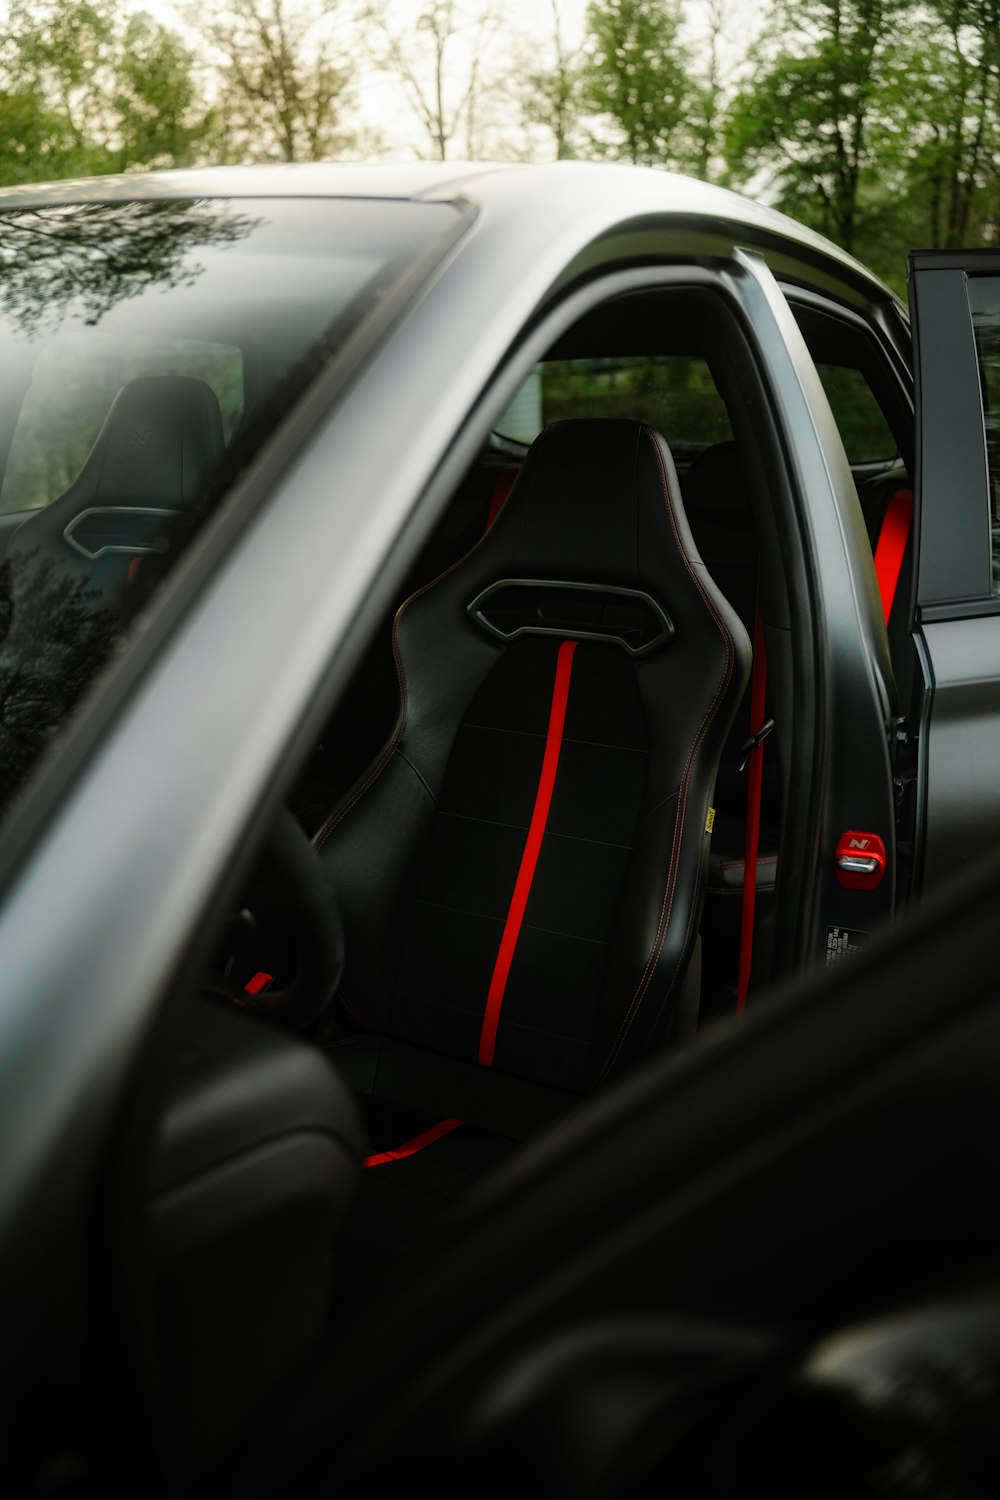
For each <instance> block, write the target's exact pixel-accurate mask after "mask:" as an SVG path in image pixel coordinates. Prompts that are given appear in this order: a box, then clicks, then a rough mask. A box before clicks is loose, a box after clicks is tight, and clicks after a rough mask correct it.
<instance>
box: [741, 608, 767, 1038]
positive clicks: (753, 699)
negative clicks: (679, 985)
mask: <svg viewBox="0 0 1000 1500" xmlns="http://www.w3.org/2000/svg"><path fill="white" fill-rule="evenodd" d="M766 685H767V651H766V649H765V646H764V621H763V619H762V617H761V613H760V588H759V586H758V589H757V603H756V606H755V607H754V619H753V678H752V680H751V684H750V733H751V734H752V735H753V734H756V733H757V732H758V731H759V729H760V727H761V725H762V724H763V723H764V690H765V687H766ZM763 773H764V746H763V744H760V745H757V746H756V747H755V748H754V749H753V750H751V751H750V758H749V760H748V761H747V837H746V848H745V849H744V851H743V908H742V912H741V915H740V964H739V972H738V975H737V979H736V1009H737V1011H742V1010H743V1009H744V1007H745V1006H746V1003H747V991H748V990H749V988H750V968H751V964H752V962H753V919H754V909H755V907H756V904H757V849H758V847H759V844H760V789H761V782H762V780H763Z"/></svg>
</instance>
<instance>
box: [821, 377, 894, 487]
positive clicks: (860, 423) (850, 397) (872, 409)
mask: <svg viewBox="0 0 1000 1500" xmlns="http://www.w3.org/2000/svg"><path fill="white" fill-rule="evenodd" d="M816 369H817V371H818V372H819V378H820V380H821V381H822V382H823V389H824V390H825V391H826V398H827V400H828V401H829V403H830V410H831V411H832V412H833V416H834V420H835V421H836V423H837V427H838V428H839V430H840V436H841V439H842V441H843V444H844V450H845V452H846V454H847V458H848V462H849V463H850V465H851V468H852V469H856V468H861V467H863V466H865V465H869V464H888V463H893V462H894V461H895V460H896V459H897V458H898V457H899V449H898V448H897V446H896V440H895V438H894V437H893V435H892V430H891V429H890V427H889V423H888V422H887V421H886V419H885V414H884V412H883V411H882V408H881V407H880V406H879V404H878V402H877V400H876V399H875V393H874V392H873V390H872V388H871V386H870V385H869V384H868V381H867V379H866V378H865V376H864V375H863V374H862V372H861V371H860V370H859V369H857V368H856V367H854V366H852V365H835V364H825V363H823V362H822V361H818V362H817V365H816Z"/></svg>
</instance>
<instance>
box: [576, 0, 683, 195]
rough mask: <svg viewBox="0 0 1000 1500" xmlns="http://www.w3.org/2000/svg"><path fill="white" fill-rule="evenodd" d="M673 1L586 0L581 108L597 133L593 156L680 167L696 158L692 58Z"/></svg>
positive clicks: (677, 5)
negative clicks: (597, 127) (596, 123)
mask: <svg viewBox="0 0 1000 1500" xmlns="http://www.w3.org/2000/svg"><path fill="white" fill-rule="evenodd" d="M682 20H683V17H682V13H681V7H680V4H679V3H678V0H592V3H591V5H590V6H589V8H588V10H587V42H586V50H587V61H586V64H585V67H584V73H583V102H584V106H585V108H586V109H587V110H588V111H589V112H590V113H591V114H593V115H595V116H597V118H598V121H599V122H600V124H601V125H603V126H604V127H605V129H603V130H601V131H600V132H599V133H595V134H594V136H593V137H592V144H593V148H594V150H595V151H596V152H597V153H598V154H599V155H601V156H606V157H610V158H612V159H615V160H622V161H631V162H634V163H636V164H644V165H651V166H675V167H683V166H690V165H692V164H693V163H694V162H695V161H696V160H697V159H698V157H699V155H700V154H701V153H700V150H699V144H698V131H697V115H698V103H697V91H696V86H695V84H694V83H693V82H692V77H691V73H692V57H691V53H690V50H689V49H688V48H687V47H686V46H685V44H684V43H683V41H682V40H681V36H680V30H681V24H682Z"/></svg>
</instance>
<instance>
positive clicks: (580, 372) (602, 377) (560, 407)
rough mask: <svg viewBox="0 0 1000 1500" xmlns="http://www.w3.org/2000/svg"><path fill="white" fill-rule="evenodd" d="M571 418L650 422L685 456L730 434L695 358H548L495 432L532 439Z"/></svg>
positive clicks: (721, 404)
mask: <svg viewBox="0 0 1000 1500" xmlns="http://www.w3.org/2000/svg"><path fill="white" fill-rule="evenodd" d="M574 417H623V418H627V419H629V420H631V421H639V422H648V423H649V425H650V426H651V427H654V428H655V429H656V431H657V432H661V433H662V434H663V436H664V437H665V438H666V439H667V442H668V443H669V444H670V446H671V448H673V449H674V450H675V451H678V450H679V451H680V452H681V453H684V451H685V450H687V451H688V453H690V454H693V453H696V452H698V451H699V450H700V449H702V448H707V447H709V446H710V445H711V444H713V443H722V442H728V441H730V440H731V439H732V436H733V432H732V427H731V425H730V421H729V414H728V412H727V411H726V407H725V404H724V402H723V400H722V397H721V396H720V395H719V392H718V390H717V388H716V385H715V381H714V380H713V379H712V373H711V370H710V369H709V367H708V363H707V361H706V360H704V359H703V358H701V357H699V356H695V355H653V356H644V357H636V358H628V357H618V356H615V357H609V358H603V359H560V360H548V361H546V362H544V363H543V364H539V365H536V366H535V369H534V370H533V371H532V373H531V375H529V376H528V378H527V380H525V381H524V383H523V384H522V386H521V388H520V390H519V391H518V393H517V395H516V396H515V397H514V400H513V401H512V402H511V403H510V405H509V406H508V407H507V410H506V411H505V412H504V413H503V415H502V416H501V417H500V418H499V419H498V421H497V424H496V430H497V432H498V433H500V435H501V436H502V437H506V438H512V439H513V440H514V441H516V442H520V443H530V442H532V441H533V439H534V438H536V437H537V436H538V434H539V432H541V431H542V429H543V427H548V426H550V425H551V424H552V423H553V422H562V421H566V420H568V419H570V418H574Z"/></svg>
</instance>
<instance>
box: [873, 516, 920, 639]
mask: <svg viewBox="0 0 1000 1500" xmlns="http://www.w3.org/2000/svg"><path fill="white" fill-rule="evenodd" d="M912 524H913V491H912V490H897V491H896V493H895V494H894V495H893V497H892V499H891V500H890V501H889V504H888V506H887V507H886V512H885V515H884V517H883V518H882V529H881V531H880V532H879V534H878V545H877V546H876V548H875V577H876V578H877V579H878V591H879V595H880V597H881V599H882V616H883V618H884V620H885V623H886V624H887V625H888V623H889V616H890V615H891V614H892V603H893V600H894V599H895V597H896V585H897V583H898V582H899V574H900V569H901V568H902V566H903V554H904V553H905V551H906V544H907V542H908V541H909V538H910V527H911V525H912Z"/></svg>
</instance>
